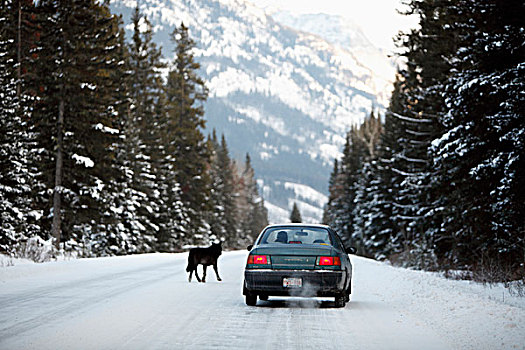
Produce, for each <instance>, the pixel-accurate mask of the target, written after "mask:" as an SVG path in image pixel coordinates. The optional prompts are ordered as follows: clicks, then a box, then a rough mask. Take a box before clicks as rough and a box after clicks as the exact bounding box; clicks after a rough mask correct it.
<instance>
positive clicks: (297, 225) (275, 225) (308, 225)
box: [265, 222, 330, 229]
mask: <svg viewBox="0 0 525 350" xmlns="http://www.w3.org/2000/svg"><path fill="white" fill-rule="evenodd" d="M283 226H286V227H318V228H326V229H329V228H330V226H328V225H323V224H307V223H291V222H289V223H282V224H272V225H268V226H266V228H265V229H267V228H274V227H283Z"/></svg>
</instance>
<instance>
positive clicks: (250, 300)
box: [246, 292, 257, 306]
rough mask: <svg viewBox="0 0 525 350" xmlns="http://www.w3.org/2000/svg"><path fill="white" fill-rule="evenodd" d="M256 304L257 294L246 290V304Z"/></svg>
mask: <svg viewBox="0 0 525 350" xmlns="http://www.w3.org/2000/svg"><path fill="white" fill-rule="evenodd" d="M255 304H257V294H254V293H251V292H246V305H248V306H255Z"/></svg>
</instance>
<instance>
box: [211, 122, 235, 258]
mask: <svg viewBox="0 0 525 350" xmlns="http://www.w3.org/2000/svg"><path fill="white" fill-rule="evenodd" d="M209 143H210V145H211V147H212V150H213V153H212V158H211V168H210V178H211V181H212V186H211V196H210V198H211V202H212V205H213V211H212V213H211V216H210V220H209V224H210V228H211V232H212V234H213V235H214V236H215V237H217V238H220V239H223V240H224V244H225V247H228V248H238V247H239V245H240V243H239V242H238V236H239V221H237V217H238V214H237V209H238V208H237V206H236V198H235V197H236V196H237V193H236V191H235V187H234V185H235V183H234V174H235V173H236V172H237V170H236V169H234V163H233V162H232V160H231V159H230V155H229V151H228V146H227V144H226V139H225V138H224V135H222V137H221V142H220V143H218V140H217V138H216V134H215V130H213V136H212V139H211V140H210V142H209Z"/></svg>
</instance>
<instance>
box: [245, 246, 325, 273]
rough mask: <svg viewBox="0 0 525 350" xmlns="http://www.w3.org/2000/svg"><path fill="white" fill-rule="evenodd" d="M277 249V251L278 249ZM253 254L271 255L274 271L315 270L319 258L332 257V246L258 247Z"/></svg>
mask: <svg viewBox="0 0 525 350" xmlns="http://www.w3.org/2000/svg"><path fill="white" fill-rule="evenodd" d="M276 248H277V249H276ZM252 254H260V255H270V259H271V263H272V269H276V270H280V269H283V270H284V269H286V270H313V269H315V262H316V260H317V257H318V256H331V255H333V254H332V248H331V247H330V246H311V245H308V246H301V245H293V244H287V245H286V246H285V247H283V246H282V245H279V246H278V247H276V245H271V247H270V246H269V247H258V248H257V249H255V251H254V252H252Z"/></svg>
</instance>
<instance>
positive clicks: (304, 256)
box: [243, 224, 355, 307]
mask: <svg viewBox="0 0 525 350" xmlns="http://www.w3.org/2000/svg"><path fill="white" fill-rule="evenodd" d="M248 250H250V254H249V255H248V261H247V262H246V269H245V271H244V286H243V294H244V295H245V296H246V304H247V305H250V306H254V305H255V304H256V303H257V297H259V299H261V300H268V296H298V297H316V296H318V297H334V298H335V306H336V307H344V306H345V304H346V302H348V301H349V300H350V293H351V286H352V264H351V263H350V259H349V257H348V254H351V253H354V252H355V251H354V249H353V248H349V249H345V248H344V246H343V243H342V242H341V239H340V238H339V236H338V235H337V234H336V233H335V232H334V231H333V230H332V229H331V228H330V227H329V226H325V225H314V224H280V225H270V226H267V227H266V228H265V229H264V230H263V231H262V232H261V234H260V235H259V237H258V238H257V240H256V241H255V245H253V246H249V247H248Z"/></svg>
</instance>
